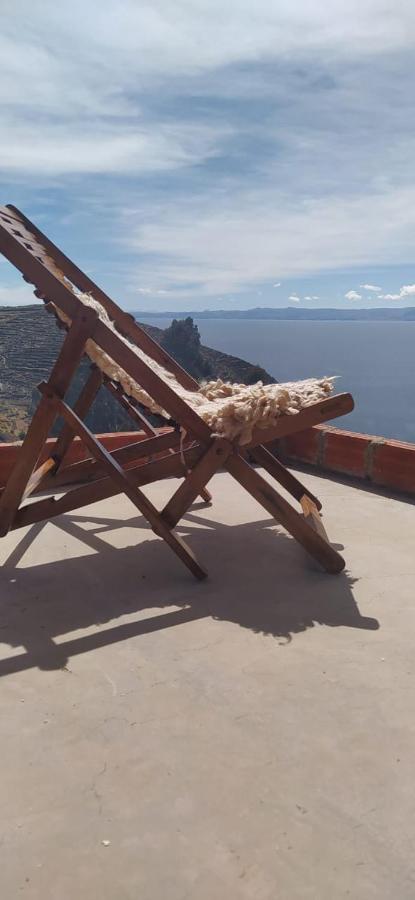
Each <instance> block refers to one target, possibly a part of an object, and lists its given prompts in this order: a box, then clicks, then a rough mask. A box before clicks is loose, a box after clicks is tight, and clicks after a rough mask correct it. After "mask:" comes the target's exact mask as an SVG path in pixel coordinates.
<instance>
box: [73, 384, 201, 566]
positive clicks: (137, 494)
mask: <svg viewBox="0 0 415 900" xmlns="http://www.w3.org/2000/svg"><path fill="white" fill-rule="evenodd" d="M58 409H59V413H60V414H61V415H63V416H64V418H65V419H66V421H67V422H69V424H70V425H71V427H72V428H73V430H74V431H76V432H77V433H78V434H79V436H80V437H81V438H82V440H83V442H84V443H85V444H86V446H87V447H88V448H89V450H90V451H91V453H92V454H93V455H94V456H95V457H96V458H97V459H99V460H100V462H101V463H102V465H103V467H104V468H105V469H106V470H107V472H108V474H109V476H110V477H111V478H112V479H113V481H114V483H115V484H116V485H117V486H118V487H119V489H120V491H122V492H123V493H124V494H126V496H127V497H128V498H129V499H130V500H131V502H132V503H133V504H134V506H136V507H137V509H139V510H140V512H141V513H142V514H143V516H145V518H146V519H147V521H148V522H149V523H150V525H151V527H152V529H153V531H154V532H155V534H158V535H159V536H160V537H162V538H163V539H164V540H165V541H166V544H168V545H169V547H170V548H171V549H172V550H173V551H174V552H175V553H176V555H177V556H178V557H179V559H181V560H182V562H183V563H184V564H185V566H187V568H188V569H189V570H190V571H191V572H192V574H193V575H194V576H195V577H196V578H199V579H203V578H206V574H207V573H206V572H205V570H204V569H203V568H202V567H201V565H200V564H199V563H198V561H197V559H196V557H195V555H194V554H193V552H192V551H191V549H190V547H188V546H187V544H186V543H185V541H183V540H182V538H180V537H179V536H178V535H177V534H173V532H172V531H171V530H170V528H169V526H168V525H166V523H165V522H164V521H163V519H162V517H161V515H160V513H159V512H158V511H157V509H156V508H155V506H153V504H152V503H151V502H150V500H148V499H147V497H145V495H144V494H143V493H142V492H141V491H140V490H139V489H138V488H137V486H136V484H135V483H134V481H133V479H132V478H131V477H130V473H129V472H128V471H125V470H124V469H122V468H121V466H120V465H119V463H117V461H116V460H115V459H114V458H113V457H112V456H111V454H110V453H109V452H108V450H106V448H105V447H104V446H103V445H102V444H100V443H99V441H97V439H96V438H95V436H94V435H93V434H92V432H91V431H90V430H89V428H87V427H86V425H84V423H83V422H82V421H81V419H79V417H78V416H77V415H76V413H74V411H73V410H72V409H70V407H69V406H68V405H67V404H66V403H65V402H64V401H63V400H58Z"/></svg>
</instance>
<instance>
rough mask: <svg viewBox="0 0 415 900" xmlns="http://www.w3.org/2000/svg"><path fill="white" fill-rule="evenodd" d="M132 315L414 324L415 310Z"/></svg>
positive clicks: (138, 314)
mask: <svg viewBox="0 0 415 900" xmlns="http://www.w3.org/2000/svg"><path fill="white" fill-rule="evenodd" d="M133 315H134V316H135V317H136V319H141V320H142V319H147V318H148V319H184V318H186V317H187V316H191V317H192V318H193V319H280V320H287V319H293V320H300V321H302V320H309V321H310V320H313V321H330V322H331V321H335V322H358V321H361V322H408V321H415V306H406V307H405V308H404V309H391V308H390V307H383V308H382V307H380V308H375V309H330V308H327V309H324V308H322V307H316V309H297V308H295V309H293V308H292V307H291V306H288V307H285V308H283V309H282V308H278V309H271V308H269V307H266V306H257V307H255V309H204V310H197V309H196V310H190V311H188V310H185V311H183V310H181V311H173V312H172V311H167V312H158V311H156V310H153V311H145V312H142V311H141V310H140V311H137V312H134V313H133Z"/></svg>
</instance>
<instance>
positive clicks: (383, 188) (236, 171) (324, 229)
mask: <svg viewBox="0 0 415 900" xmlns="http://www.w3.org/2000/svg"><path fill="white" fill-rule="evenodd" d="M3 5H4V4H3ZM414 23H415V5H414V4H409V3H404V2H403V0H397V2H396V3H395V4H386V3H384V2H379V0H349V3H348V4H345V3H344V0H332V2H331V3H327V2H326V0H314V2H313V3H312V4H310V3H309V2H308V0H297V2H296V3H292V0H279V2H278V3H277V4H272V3H271V4H270V3H269V0H257V2H256V3H255V10H254V12H253V7H252V3H250V2H248V0H229V2H228V4H227V6H226V17H225V18H224V15H223V2H222V0H211V2H210V3H201V2H200V0H186V3H177V0H152V2H151V3H148V2H145V3H137V2H136V0H119V2H118V3H116V4H114V3H111V2H110V0H89V2H88V3H85V2H84V0H82V2H81V0H72V2H71V3H70V4H59V3H56V2H55V0H53V2H52V0H42V3H35V4H33V2H29V0H19V2H18V3H17V4H12V3H6V4H5V9H4V10H2V34H1V35H0V67H1V70H2V73H1V74H2V77H1V78H0V109H1V115H2V125H3V130H4V133H5V139H3V141H2V142H1V143H0V164H1V166H2V169H3V171H4V172H5V173H6V177H7V178H8V179H9V180H14V181H17V182H19V181H21V180H23V179H27V178H31V179H32V184H33V185H34V186H35V189H37V188H40V189H41V190H43V191H44V192H45V188H48V186H49V185H50V183H51V179H52V180H53V187H54V190H56V191H57V190H59V191H62V188H63V189H65V188H66V190H67V191H68V193H67V195H66V196H65V197H64V203H59V204H58V206H59V208H62V207H63V206H64V205H65V204H66V205H67V206H68V207H69V208H71V207H72V206H73V208H75V207H76V205H77V203H78V201H79V198H80V197H81V202H82V203H83V204H84V209H85V208H86V207H88V208H89V209H91V208H94V209H95V210H96V211H99V212H100V213H101V220H100V221H102V220H103V218H104V217H103V215H102V209H103V208H105V212H108V216H107V218H106V219H105V224H102V225H101V234H102V233H103V229H104V228H105V229H106V231H105V238H106V240H108V239H110V238H111V237H112V239H113V247H114V248H115V249H116V251H117V250H118V249H119V246H120V242H121V241H122V242H123V244H124V249H125V248H126V249H128V251H129V252H130V257H131V256H134V254H136V255H138V254H139V256H140V258H139V261H137V263H136V265H135V264H134V262H133V263H131V270H130V271H129V273H128V277H129V283H130V284H133V285H134V284H135V285H137V284H138V285H140V284H144V285H146V284H148V285H152V287H151V290H152V291H153V293H157V292H158V293H160V292H162V291H168V293H169V297H171V298H172V299H174V298H183V299H186V298H189V302H190V299H193V298H194V297H195V296H196V294H197V295H200V296H201V297H206V296H215V297H216V296H217V295H218V294H222V293H225V294H226V293H229V292H234V291H238V292H242V291H248V290H249V291H253V290H256V289H257V287H258V285H263V284H264V283H265V282H266V283H272V279H273V278H275V276H276V275H278V277H281V278H282V279H283V280H284V279H286V278H294V277H297V276H303V275H311V274H313V273H318V272H321V271H326V272H329V271H333V272H334V271H335V270H336V269H342V270H344V269H345V268H347V267H360V268H362V267H363V266H367V267H368V268H367V269H363V271H371V269H370V268H369V266H374V265H376V264H385V262H386V263H387V264H399V263H401V262H405V263H407V261H408V259H410V258H411V255H410V254H412V252H413V245H414V240H415V188H414V186H413V185H414V179H413V159H414V151H415V132H414V130H413V124H412V123H413V119H412V92H411V90H410V89H409V84H410V82H409V77H408V74H407V73H408V71H410V68H409V65H408V59H409V60H410V59H411V56H410V54H411V48H412V45H413V43H414ZM368 72H369V73H370V77H367V75H368ZM402 73H405V79H406V82H405V84H407V85H408V89H407V90H403V85H404V82H403V81H402ZM195 97H196V98H201V100H200V102H197V103H196V102H195V101H194V98H195ZM258 97H260V98H261V102H264V103H268V107H267V110H266V114H265V115H261V116H258V113H257V110H255V112H254V114H252V110H251V107H250V105H249V104H250V102H251V103H252V102H253V101H254V104H256V100H257V98H258ZM204 98H207V102H206V103H204ZM235 98H237V99H238V101H239V102H238V103H237V104H232V101H233V100H234V99H235ZM224 99H225V100H226V104H227V105H226V111H224V108H223V105H222V106H221V103H222V104H223V100H224ZM233 106H235V108H236V112H235V114H234V109H233ZM241 109H243V115H242V116H241V115H240V110H241ZM206 110H208V111H207V112H206ZM238 110H239V113H238ZM238 116H239V118H238ZM385 121H387V122H388V129H385V128H384V127H383V123H384V122H385ZM379 123H382V124H381V125H380V124H379ZM351 133H352V134H353V141H351V140H350V134H351ZM247 138H249V140H248V141H247V140H246V139H247ZM232 142H234V143H233V144H232ZM249 142H251V144H252V145H253V146H254V148H255V150H254V152H253V153H252V154H251V158H250V159H248V163H246V160H245V149H244V148H245V146H246V144H247V143H249ZM264 147H265V151H264ZM241 148H243V149H242V152H241ZM270 148H271V149H270ZM272 148H274V149H275V152H274V153H273V152H272ZM261 151H262V152H261ZM246 156H247V157H249V156H250V154H249V151H247V152H246ZM216 158H219V162H220V164H219V165H218V166H215V165H212V166H211V167H210V166H209V165H207V164H208V163H209V162H210V160H214V159H216ZM204 164H206V165H204ZM244 166H245V168H244ZM184 169H185V170H186V171H185V172H184V171H183V170H184ZM159 173H160V177H159V181H160V180H161V176H163V195H162V197H161V199H160V196H161V195H160V194H157V189H156V188H153V185H154V183H156V182H157V177H154V178H149V176H152V175H154V176H158V175H159ZM86 175H96V176H98V178H97V179H96V180H94V179H86V178H85V176H86ZM110 175H112V176H114V178H113V180H112V181H111V180H110V179H109V178H108V177H107V176H110ZM72 176H74V177H73V178H72ZM82 176H84V177H82ZM125 176H127V178H126V181H125V182H123V178H124V177H125ZM131 176H134V177H133V178H132V177H131ZM144 176H146V178H144ZM178 176H180V177H178ZM122 184H124V187H122ZM91 185H92V186H91ZM143 185H144V186H143ZM146 185H150V186H149V187H148V188H147V193H146V188H145V186H146ZM84 186H86V190H84ZM341 186H343V187H341ZM25 188H26V183H25ZM62 195H63V191H62ZM30 202H31V201H30ZM33 205H35V204H32V206H33ZM49 221H53V211H52V213H51V216H50V219H49ZM123 226H126V228H125V229H124V228H123ZM91 233H93V230H92V231H91ZM120 235H121V237H120ZM122 235H125V237H122ZM93 239H94V238H93V237H90V238H88V240H89V241H91V243H90V245H89V246H92V241H93ZM86 252H89V248H88V249H87V251H86ZM352 277H353V276H352ZM294 283H295V282H294ZM279 286H281V282H276V283H274V284H273V287H275V288H276V287H279ZM370 287H372V288H373V287H374V286H373V285H372V286H369V285H365V286H364V290H369V288H370ZM407 287H408V286H407ZM134 294H135V297H136V296H137V293H136V290H135V292H134ZM293 296H294V295H293ZM390 296H391V297H392V298H395V299H399V298H400V294H399V295H397V297H395V295H390ZM402 296H409V294H406V295H402ZM311 299H312V300H318V299H319V298H318V296H316V295H314V296H311ZM385 299H386V297H385ZM297 301H299V298H297V296H295V300H293V301H292V302H297Z"/></svg>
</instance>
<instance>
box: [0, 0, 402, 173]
mask: <svg viewBox="0 0 415 900" xmlns="http://www.w3.org/2000/svg"><path fill="white" fill-rule="evenodd" d="M3 6H4V4H3ZM414 21H415V9H414V8H413V6H412V5H411V4H403V3H402V2H397V3H396V4H395V5H394V6H390V5H389V7H387V6H386V5H385V4H383V3H382V4H380V3H379V2H377V0H360V2H359V0H350V2H349V3H348V4H347V5H345V4H344V2H343V0H332V2H331V3H330V4H327V3H326V2H325V0H315V2H314V3H313V4H312V5H310V4H309V3H308V2H306V0H297V2H296V3H295V4H293V3H292V2H289V0H280V2H279V3H278V4H269V2H268V0H257V2H256V3H255V13H254V14H253V11H252V5H251V3H249V2H248V0H229V3H228V4H227V10H226V20H224V18H223V6H222V2H221V0H211V2H210V3H201V2H200V0H188V2H186V3H185V4H178V3H177V2H176V0H153V2H152V3H151V4H150V3H137V2H136V0H118V2H117V3H116V4H115V5H114V4H113V3H111V2H109V0H89V2H88V3H85V2H84V0H72V2H71V3H70V4H57V3H56V2H55V0H42V3H36V4H33V2H31V0H19V2H18V4H11V3H10V4H6V5H5V8H4V9H2V34H1V36H0V66H1V78H0V106H2V107H3V110H2V121H3V127H4V130H5V133H6V134H7V140H5V141H3V142H2V158H1V164H2V166H3V167H4V168H5V169H6V171H9V172H12V173H17V172H20V173H22V174H24V175H28V174H31V175H38V174H41V175H44V176H46V175H49V176H55V175H57V174H66V173H75V174H78V173H86V172H91V173H92V172H94V173H98V174H99V173H104V172H114V173H119V172H141V171H144V172H146V171H153V170H156V171H158V170H163V169H166V168H170V167H171V168H173V169H174V168H176V167H177V166H180V165H184V164H190V162H192V161H193V162H195V163H196V164H197V163H198V162H199V161H201V160H204V159H205V158H206V157H209V156H210V155H211V154H215V153H216V152H218V153H220V150H221V146H222V141H223V138H224V128H223V124H222V123H223V117H222V120H221V124H219V120H218V122H215V123H212V126H211V128H210V130H209V133H207V134H202V133H199V127H200V121H199V122H198V125H197V131H198V133H197V134H196V132H195V131H194V130H193V131H192V128H193V129H194V123H193V124H192V122H191V121H189V118H188V116H186V114H185V115H183V114H182V116H181V118H182V121H181V123H177V118H176V124H179V127H177V128H173V129H172V130H171V131H169V128H168V123H171V122H172V116H171V114H170V113H168V114H164V115H163V114H162V113H161V112H159V113H158V114H156V113H155V111H154V110H152V111H151V114H150V115H147V113H146V104H148V98H149V97H150V96H151V92H152V91H154V90H156V91H158V92H159V93H160V95H162V94H163V91H164V92H166V90H168V89H169V87H170V84H171V83H173V82H174V83H176V82H177V81H178V79H180V78H181V79H182V84H181V88H180V91H181V93H186V90H188V91H189V92H191V90H192V79H199V82H200V80H201V79H202V81H203V79H205V82H204V83H203V85H202V88H201V92H202V93H203V91H204V90H206V91H207V92H209V90H210V86H209V83H208V82H209V79H211V78H214V77H216V73H219V78H220V85H219V86H218V87H217V93H218V96H220V95H223V91H224V90H226V91H229V90H230V91H231V92H232V91H236V92H238V90H239V89H240V87H238V83H237V82H235V78H234V77H228V76H227V77H226V79H224V77H223V73H222V71H221V70H222V69H223V67H227V68H228V69H229V67H231V66H235V67H237V66H239V67H240V66H241V65H242V66H246V65H249V64H252V66H253V67H256V66H258V64H259V63H261V62H263V63H265V65H266V66H269V65H270V64H274V65H275V64H276V65H278V66H279V67H280V66H281V65H290V64H292V63H293V61H294V62H295V64H296V65H303V66H304V67H305V68H306V67H307V66H308V65H312V64H313V63H314V64H317V65H318V66H321V60H323V59H324V61H325V65H327V66H329V67H330V66H337V65H338V64H339V62H342V64H343V65H347V64H350V62H351V61H353V63H354V64H356V62H357V63H358V62H359V61H363V62H364V61H365V60H366V59H367V58H368V57H369V58H370V57H373V58H375V59H376V58H379V57H381V56H382V54H384V53H387V54H388V55H390V54H392V53H393V52H396V53H398V52H399V53H404V52H405V49H406V48H409V47H410V46H411V44H412V42H413V35H414ZM34 73H35V76H34ZM241 78H242V80H243V75H241ZM356 79H357V84H355V85H353V84H350V83H349V84H347V85H345V86H344V92H343V94H342V96H341V98H340V99H341V100H342V102H343V103H346V106H347V104H349V103H350V104H351V105H353V103H355V102H356V103H358V102H359V98H360V96H361V93H362V79H361V77H360V75H359V73H356ZM251 81H252V83H254V79H251ZM259 89H260V90H261V89H262V85H261V86H260V88H259ZM280 90H283V91H285V86H284V83H283V82H282V83H281V88H280ZM277 91H278V85H277V82H276V79H275V77H273V79H272V89H271V93H272V95H273V96H274V97H276V96H277V93H276V92H277ZM355 92H356V96H355ZM213 93H214V92H213ZM244 93H246V91H245V88H244ZM317 93H318V91H317ZM333 99H334V101H335V104H334V106H335V108H337V107H336V103H337V101H338V99H339V98H338V97H337V96H336V97H335V98H333ZM309 100H310V95H309V93H306V94H305V97H304V100H303V102H305V103H306V104H308V103H309ZM327 102H329V95H328V96H327V98H326V99H325V103H327ZM395 106H396V104H395ZM156 108H157V107H156ZM389 108H390V106H388V109H389ZM334 115H336V116H338V113H334ZM334 124H335V122H334ZM186 125H187V126H188V130H186ZM202 130H203V129H202ZM225 130H226V129H225ZM322 137H324V139H326V137H327V134H326V131H325V130H324V129H323V134H322ZM284 139H285V138H284ZM294 139H296V140H297V141H300V143H301V144H303V135H302V134H301V132H300V130H299V128H298V126H297V125H296V127H295V129H294V130H293V132H292V134H291V140H294ZM316 139H317V140H319V135H318V132H317V130H315V131H314V134H312V133H311V131H310V132H309V134H308V137H307V140H308V143H309V147H310V148H311V149H313V143H314V142H315V140H316ZM310 142H311V143H310ZM331 150H332V148H331V147H328V153H329V158H330V159H333V157H332V156H330V152H331ZM388 150H389V152H393V147H392V144H391V142H389V147H388ZM408 154H409V156H410V158H411V155H410V148H408ZM400 163H401V165H402V159H400ZM333 168H334V169H335V166H333ZM354 168H355V170H356V168H357V167H356V166H355V167H354Z"/></svg>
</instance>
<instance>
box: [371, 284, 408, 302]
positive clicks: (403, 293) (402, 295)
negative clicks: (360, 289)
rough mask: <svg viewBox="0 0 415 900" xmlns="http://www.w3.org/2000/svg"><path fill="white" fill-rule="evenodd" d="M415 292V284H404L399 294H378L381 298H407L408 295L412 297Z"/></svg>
mask: <svg viewBox="0 0 415 900" xmlns="http://www.w3.org/2000/svg"><path fill="white" fill-rule="evenodd" d="M414 294H415V284H404V285H403V286H402V287H401V289H400V291H399V294H378V298H379V300H405V298H406V297H412V296H414Z"/></svg>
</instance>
